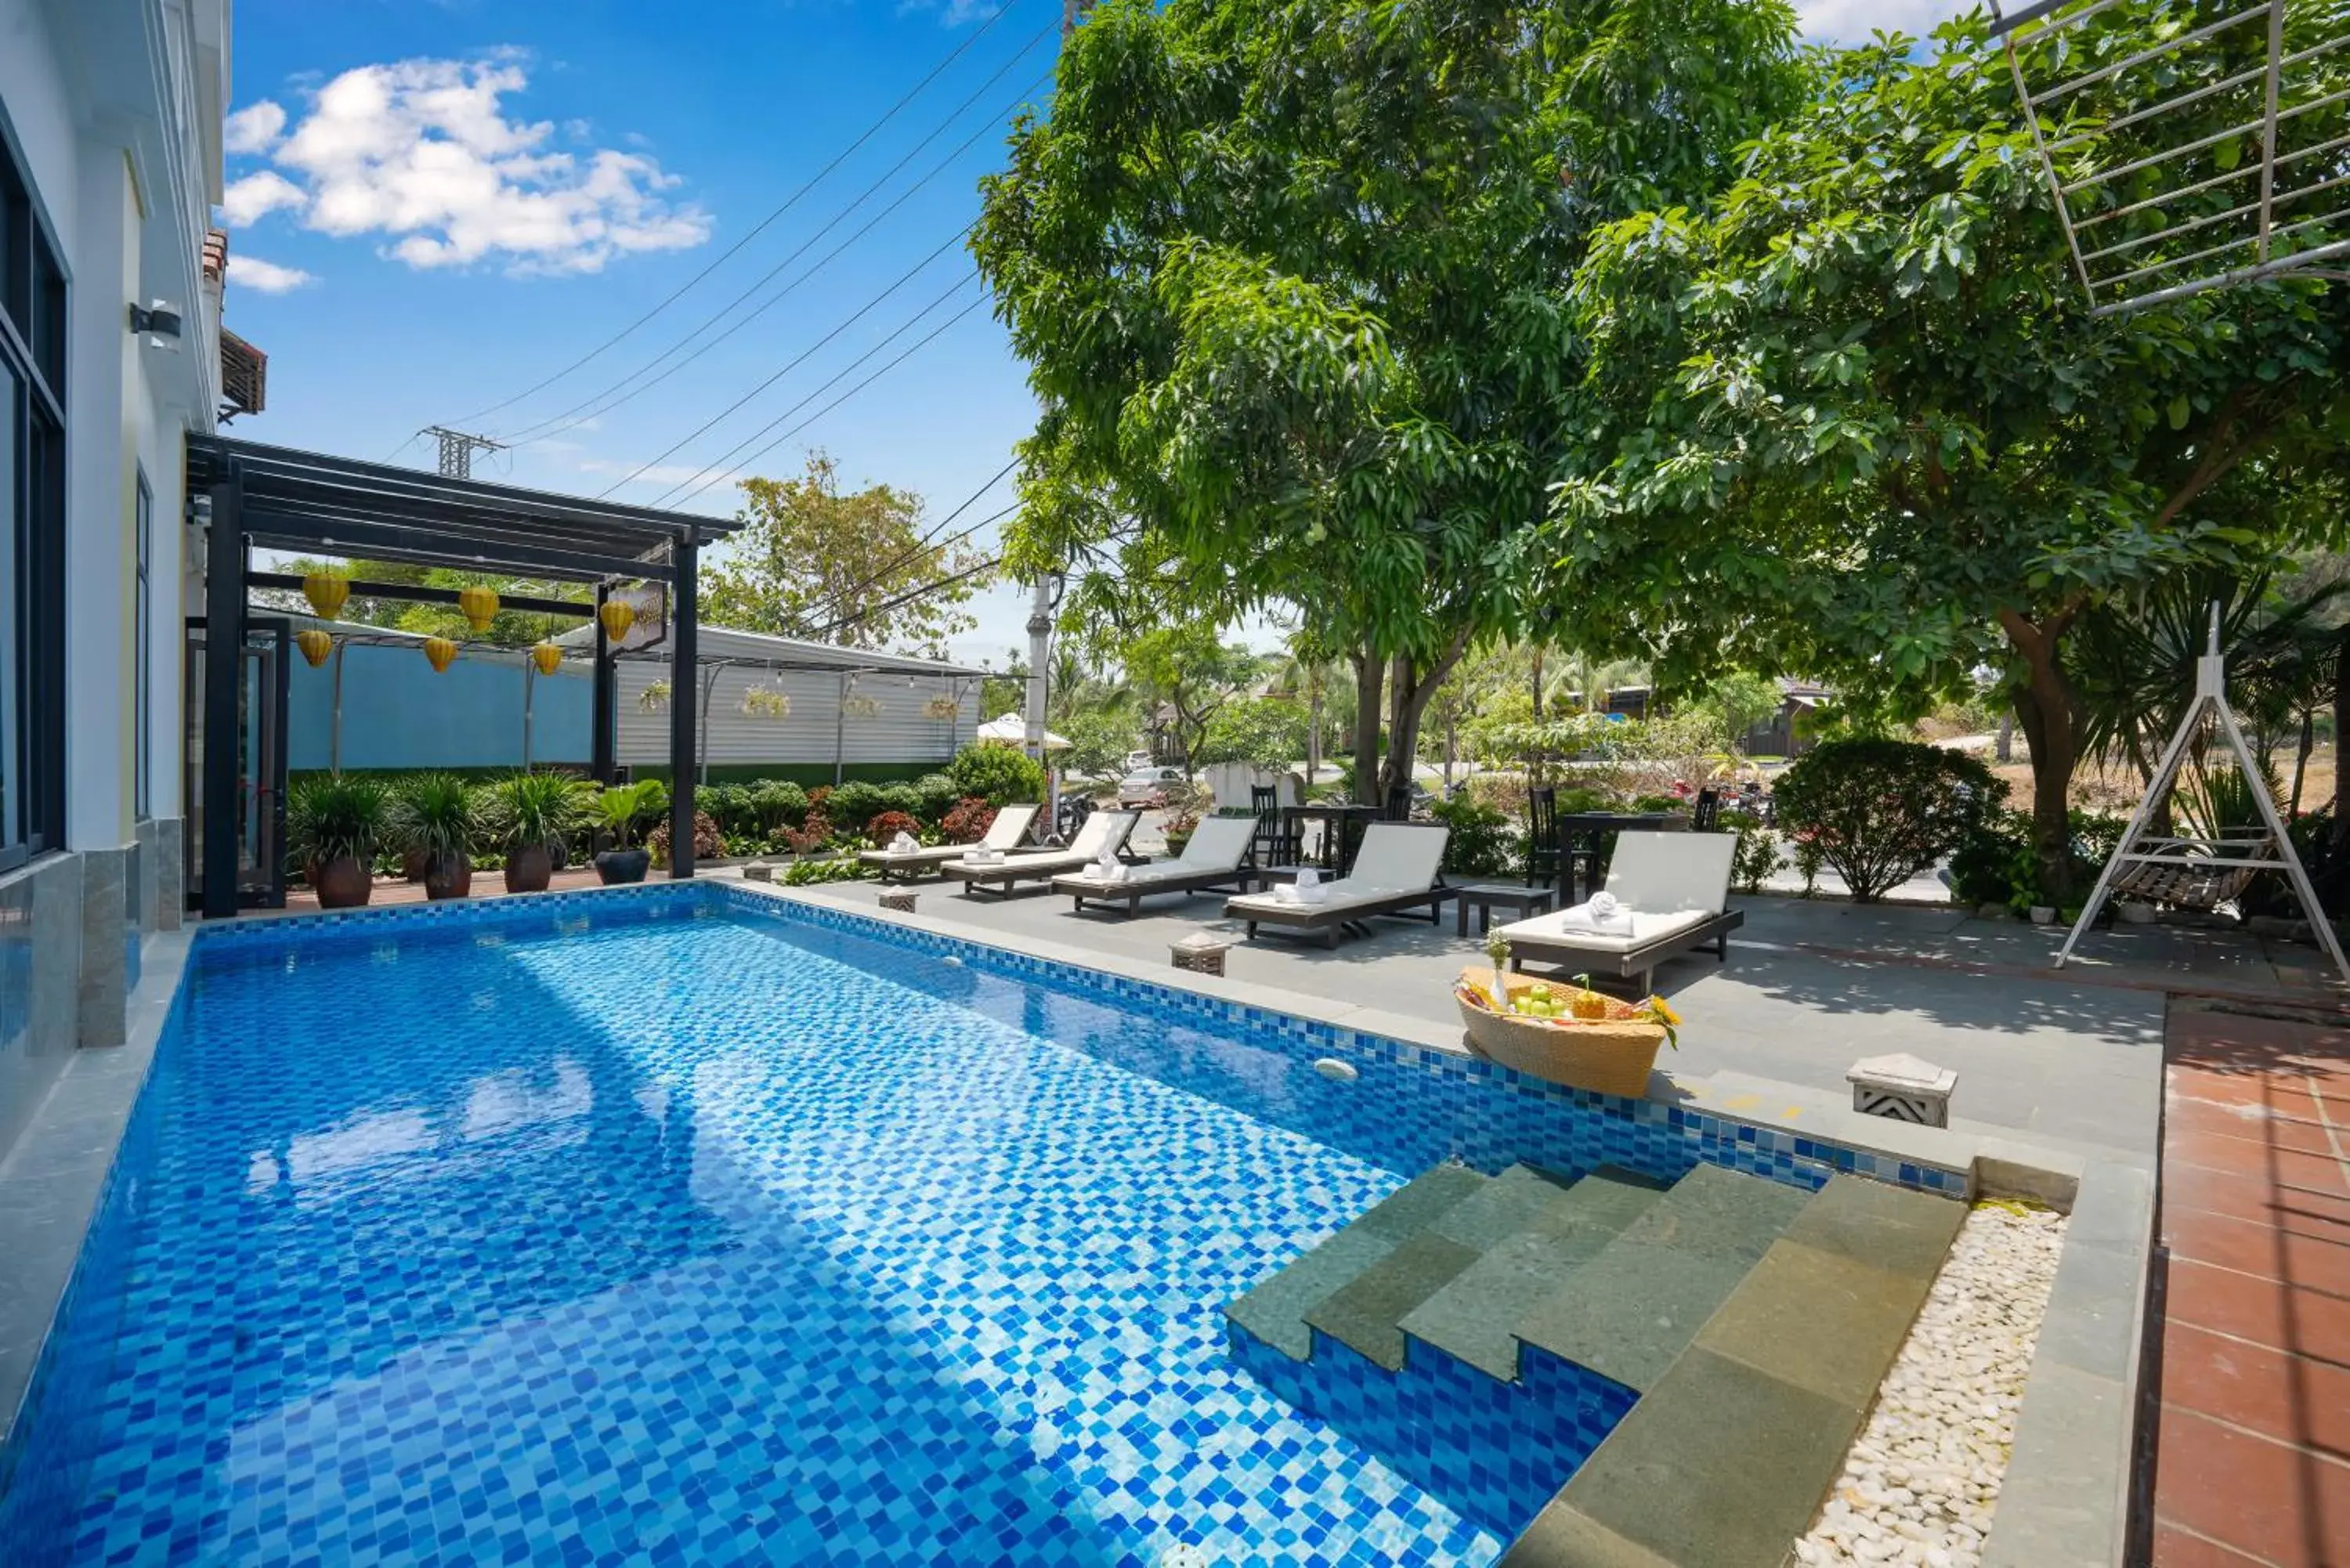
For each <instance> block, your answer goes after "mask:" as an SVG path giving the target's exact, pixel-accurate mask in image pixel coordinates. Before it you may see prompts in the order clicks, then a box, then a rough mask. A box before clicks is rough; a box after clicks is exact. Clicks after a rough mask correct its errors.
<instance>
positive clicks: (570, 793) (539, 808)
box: [483, 773, 596, 866]
mask: <svg viewBox="0 0 2350 1568" xmlns="http://www.w3.org/2000/svg"><path fill="white" fill-rule="evenodd" d="M595 790H596V786H595V785H594V784H589V783H588V782H587V780H586V779H582V778H575V777H573V776H572V775H571V774H553V773H528V774H513V775H512V776H510V777H507V778H503V779H500V780H499V781H498V782H497V783H495V784H491V785H489V786H488V788H487V789H486V790H485V791H484V800H483V823H484V831H485V833H486V836H487V837H488V839H489V842H490V843H491V844H492V845H493V846H494V847H495V848H497V849H499V850H501V851H503V852H504V853H505V854H507V855H512V854H514V853H515V851H516V850H519V849H524V848H528V847H530V846H536V845H544V846H546V852H547V853H548V854H549V855H551V856H553V857H554V858H555V863H556V865H558V866H560V865H561V864H563V862H564V859H565V857H567V856H568V855H569V854H570V844H571V836H572V835H573V834H575V833H577V832H578V830H579V828H580V826H582V824H583V823H585V822H586V820H587V803H588V801H589V799H590V798H591V797H592V796H593V795H594V794H595Z"/></svg>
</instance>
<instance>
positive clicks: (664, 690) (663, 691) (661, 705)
mask: <svg viewBox="0 0 2350 1568" xmlns="http://www.w3.org/2000/svg"><path fill="white" fill-rule="evenodd" d="M669 692H670V685H669V682H668V681H666V680H656V681H654V682H653V683H652V684H651V685H650V686H648V687H646V688H645V689H644V690H643V691H639V692H638V693H637V711H638V712H639V713H660V712H665V711H668V708H669Z"/></svg>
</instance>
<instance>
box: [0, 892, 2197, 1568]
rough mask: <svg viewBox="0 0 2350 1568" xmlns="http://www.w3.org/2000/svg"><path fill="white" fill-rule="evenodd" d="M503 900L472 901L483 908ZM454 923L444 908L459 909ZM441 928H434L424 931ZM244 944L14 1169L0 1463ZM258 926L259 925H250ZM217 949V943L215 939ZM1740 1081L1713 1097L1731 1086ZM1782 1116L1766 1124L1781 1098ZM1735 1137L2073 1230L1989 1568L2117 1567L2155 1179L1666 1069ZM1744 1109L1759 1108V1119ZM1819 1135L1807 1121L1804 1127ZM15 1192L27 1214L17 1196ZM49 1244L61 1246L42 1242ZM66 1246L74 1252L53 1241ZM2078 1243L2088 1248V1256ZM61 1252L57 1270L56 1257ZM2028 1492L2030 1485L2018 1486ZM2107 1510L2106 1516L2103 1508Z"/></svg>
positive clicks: (169, 948)
mask: <svg viewBox="0 0 2350 1568" xmlns="http://www.w3.org/2000/svg"><path fill="white" fill-rule="evenodd" d="M697 886H699V887H702V888H711V889H712V890H713V891H718V892H720V893H721V894H722V896H723V894H724V893H728V892H731V893H733V894H735V895H738V896H745V897H749V898H754V899H757V898H771V899H775V900H777V901H779V902H784V903H788V904H793V905H797V906H800V907H804V908H807V909H816V910H822V911H825V912H827V913H828V914H830V915H833V916H835V917H837V918H846V919H853V920H858V921H865V922H870V923H872V924H875V925H879V926H882V927H900V928H903V929H909V930H914V931H920V932H924V933H927V934H930V935H933V936H938V937H943V938H948V939H951V940H958V941H964V942H970V943H972V944H974V945H977V946H981V947H986V948H992V949H995V950H1001V951H1005V952H1010V953H1014V954H1018V955H1023V956H1026V957H1030V958H1034V959H1037V960H1040V961H1045V962H1049V963H1055V964H1060V965H1065V966H1066V967H1069V968H1072V969H1077V970H1083V971H1092V972H1095V973H1097V974H1103V975H1107V976H1109V977H1111V978H1115V979H1122V980H1127V981H1134V982H1138V983H1141V984H1146V985H1152V986H1157V987H1160V988H1163V989H1166V990H1170V991H1174V992H1191V993H1193V994H1197V995H1201V996H1203V997H1210V998H1213V999H1215V1000H1218V1001H1221V1002H1226V1003H1228V1004H1231V1005H1235V1006H1240V1007H1245V1008H1253V1009H1259V1010H1263V1011H1265V1012H1274V1013H1280V1014H1284V1015H1286V1016H1289V1017H1292V1018H1296V1019H1300V1020H1303V1021H1305V1022H1308V1023H1323V1024H1326V1025H1327V1026H1329V1027H1332V1028H1336V1029H1343V1030H1347V1031H1348V1032H1350V1033H1361V1034H1368V1035H1373V1036H1377V1037H1379V1038H1383V1039H1387V1040H1389V1041H1394V1042H1399V1043H1401V1044H1411V1045H1416V1046H1419V1048H1421V1049H1424V1050H1430V1051H1434V1052H1440V1053H1442V1054H1449V1055H1452V1056H1457V1057H1460V1058H1462V1059H1464V1060H1471V1059H1476V1058H1475V1057H1474V1054H1473V1053H1471V1052H1470V1051H1468V1050H1466V1049H1465V1048H1464V1047H1463V1044H1462V1041H1461V1036H1460V1035H1459V1033H1457V1032H1449V1031H1447V1030H1445V1029H1444V1028H1443V1027H1442V1026H1441V1025H1440V1024H1438V1023H1433V1022H1431V1021H1430V1020H1426V1019H1419V1018H1412V1017H1409V1016H1406V1015H1402V1014H1397V1013H1393V1012H1387V1011H1385V1010H1381V1009H1377V1008H1368V1007H1361V1006H1356V1005H1352V1004H1347V1003H1342V1002H1333V1001H1328V1000H1326V999H1322V998H1317V997H1314V996H1310V995H1307V994H1305V993H1302V992H1291V991H1285V990H1283V989H1281V988H1279V987H1274V986H1266V985H1262V984H1258V983H1255V982H1253V981H1238V980H1231V979H1226V978H1224V977H1222V976H1209V975H1201V974H1197V973H1194V972H1191V971H1178V970H1175V969H1174V968H1173V967H1172V966H1171V965H1168V966H1163V967H1162V966H1159V965H1156V964H1152V963H1150V962H1149V961H1144V960H1141V959H1138V958H1131V957H1128V956H1126V955H1123V954H1116V953H1106V952H1100V951H1096V950H1088V949H1083V948H1077V947H1074V946H1071V945H1069V944H1066V943H1060V942H1054V941H1049V940H1039V939H1029V938H1022V939H1019V940H1016V941H1015V940H1006V939H1005V938H1004V937H1003V934H1002V933H999V932H995V931H993V930H988V929H983V928H978V927H971V926H965V925H963V924H962V922H960V921H956V920H951V919H940V918H938V917H935V916H929V915H921V914H912V915H907V914H900V913H899V912H897V911H892V910H883V909H863V908H858V907H853V906H849V905H846V904H842V903H839V902H836V901H834V900H832V899H828V898H821V897H812V896H810V895H809V894H807V893H806V892H803V891H801V890H798V889H788V888H775V887H772V886H768V885H764V884H759V883H754V882H750V881H748V880H746V879H736V878H725V879H723V880H721V879H715V878H713V879H709V880H707V881H702V882H700V883H698V884H695V883H689V884H686V890H687V891H688V892H689V893H690V892H691V890H692V889H693V888H695V887H697ZM643 890H644V889H643V888H641V887H618V888H580V889H569V890H566V891H564V892H561V893H551V894H545V895H540V894H521V895H506V896H504V897H502V898H498V899H496V900H490V899H482V900H473V901H470V902H473V903H474V904H476V905H480V904H488V903H491V902H493V901H494V902H499V903H503V902H504V898H521V899H529V898H543V897H544V898H564V899H567V900H571V899H578V898H596V897H599V896H604V895H623V896H625V895H629V894H631V893H637V892H641V891H643ZM411 908H412V909H414V910H415V911H417V912H418V913H419V914H420V916H421V912H422V911H424V910H427V909H432V908H433V906H430V905H418V906H412V907H411V906H395V907H390V908H387V909H381V910H378V911H375V912H374V913H375V916H376V917H377V918H379V919H380V918H381V917H383V916H389V915H396V914H404V913H406V912H408V911H409V910H410V909H411ZM443 908H445V906H444V907H443ZM424 918H428V919H429V918H430V917H424ZM341 919H342V917H341V916H339V915H337V914H329V913H320V914H317V915H298V916H289V917H286V918H285V919H282V920H271V921H268V922H265V929H277V930H283V929H286V928H287V927H288V926H294V925H307V924H311V923H313V922H317V923H319V924H331V923H337V922H338V921H339V920H341ZM235 929H238V928H236V927H234V926H228V925H202V926H195V927H192V928H189V929H183V930H180V931H172V932H158V933H154V934H152V935H151V936H150V937H148V938H147V939H146V941H145V944H144V945H143V947H142V951H141V962H140V978H139V983H138V985H137V987H136V988H135V989H134V991H133V992H132V994H131V996H130V1012H129V1028H128V1030H127V1038H126V1040H125V1043H124V1044H121V1045H117V1046H106V1047H87V1048H81V1049H79V1050H78V1051H77V1053H76V1054H75V1056H74V1058H73V1060H72V1061H71V1062H69V1063H68V1064H67V1066H66V1068H65V1069H64V1070H63V1071H61V1072H60V1073H59V1074H58V1075H57V1080H56V1082H55V1084H54V1085H52V1086H51V1088H50V1090H49V1092H48V1094H47V1096H44V1098H43V1100H42V1103H41V1104H40V1105H39V1106H36V1108H35V1110H34V1111H33V1113H32V1115H31V1116H30V1117H29V1118H28V1119H27V1121H26V1127H25V1129H24V1132H23V1133H22V1135H20V1137H18V1139H17V1141H16V1145H15V1147H12V1148H11V1149H10V1151H9V1153H8V1155H7V1158H5V1160H0V1256H7V1257H12V1258H26V1257H30V1258H33V1259H34V1260H35V1262H33V1263H32V1264H31V1265H28V1268H29V1271H30V1276H31V1277H26V1278H23V1279H22V1280H21V1281H20V1288H19V1289H17V1290H16V1291H12V1292H10V1293H6V1294H5V1295H0V1448H5V1445H6V1443H7V1441H8V1439H9V1438H10V1436H11V1435H12V1434H13V1432H14V1430H15V1428H16V1424H17V1422H18V1421H19V1420H20V1419H21V1417H22V1416H23V1413H24V1411H25V1410H26V1408H27V1407H29V1405H30V1402H31V1400H30V1396H31V1395H32V1394H33V1392H34V1383H35V1380H36V1376H37V1375H38V1373H39V1370H40V1367H41V1365H42V1361H43V1353H44V1351H45V1349H46V1345H47V1339H48V1337H49V1335H50V1334H51V1333H52V1332H53V1330H54V1327H55V1324H57V1321H58V1320H59V1318H60V1317H61V1316H62V1314H63V1312H64V1310H65V1308H66V1306H67V1305H68V1302H69V1298H70V1293H71V1290H72V1288H73V1285H74V1282H75V1280H76V1278H77V1276H78V1268H79V1263H80V1260H81V1255H82V1249H83V1243H84V1241H85V1239H86V1237H87V1235H88V1229H89V1226H90V1224H91V1223H92V1222H93V1220H95V1218H96V1216H97V1213H98V1211H99V1203H100V1202H101V1201H102V1200H103V1198H104V1194H105V1192H106V1189H107V1188H108V1185H109V1182H110V1180H111V1178H112V1175H113V1170H114V1164H115V1159H116V1157H117V1155H118V1153H119V1150H120V1145H121V1140H122V1136H123V1133H124V1130H125V1128H126V1127H127V1126H128V1123H129V1119H130V1112H131V1108H132V1106H133V1105H134V1104H135V1103H136V1101H137V1098H138V1096H139V1092H140V1089H141V1087H143V1085H144V1084H145V1082H146V1078H147V1075H148V1070H149V1068H150V1067H151V1064H152V1062H153V1059H154V1054H155V1049H156V1046H157V1044H159V1042H160V1041H161V1037H162V1033H163V1031H164V1029H165V1028H166V1027H167V1026H168V1024H169V1022H170V1019H171V1016H172V1012H173V1010H174V1008H175V1007H176V1006H177V1003H178V1002H179V999H180V993H181V987H182V981H183V980H184V979H185V976H186V974H187V971H188V968H189V965H190V962H191V960H192V956H193V954H194V951H195V950H196V947H197V945H198V943H199V941H200V940H202V939H203V938H204V937H205V935H206V933H207V932H210V933H213V940H214V941H217V940H219V939H220V938H222V937H225V936H228V935H229V933H230V932H231V931H233V930H235ZM244 929H255V927H245V928H244ZM205 945H211V943H210V942H207V943H206V944H205ZM1725 1076H1726V1077H1728V1078H1729V1079H1731V1082H1729V1083H1727V1084H1724V1083H1720V1082H1717V1080H1719V1079H1721V1078H1723V1077H1725ZM1765 1096H1768V1097H1771V1098H1779V1099H1782V1100H1783V1114H1782V1115H1778V1116H1773V1115H1771V1114H1769V1113H1767V1112H1766V1111H1763V1109H1761V1102H1762V1100H1763V1098H1764V1097H1765ZM1647 1097H1648V1099H1649V1100H1652V1101H1656V1102H1658V1103H1659V1104H1661V1105H1663V1106H1667V1107H1669V1108H1679V1109H1682V1110H1687V1111H1692V1112H1697V1113H1700V1114H1702V1115H1706V1116H1713V1117H1716V1118H1719V1119H1721V1120H1724V1121H1731V1122H1737V1123H1741V1124H1744V1125H1750V1126H1753V1127H1758V1128H1769V1129H1771V1130H1773V1131H1774V1132H1779V1133H1783V1134H1786V1135H1788V1136H1791V1137H1804V1138H1814V1137H1816V1138H1818V1139H1820V1140H1821V1141H1826V1142H1835V1143H1839V1144H1844V1145H1846V1146H1848V1147H1855V1148H1859V1149H1863V1150H1866V1152H1869V1153H1872V1154H1877V1155H1884V1156H1890V1157H1892V1158H1895V1159H1897V1160H1915V1161H1923V1162H1925V1163H1929V1164H1932V1165H1935V1166H1938V1167H1941V1168H1945V1169H1955V1170H1963V1171H1965V1172H1967V1174H1968V1186H1967V1194H1966V1197H1967V1199H1969V1200H1971V1199H1975V1198H1979V1197H1984V1196H2003V1197H2016V1198H2023V1199H2031V1200H2033V1201H2038V1202H2043V1203H2047V1204H2049V1205H2050V1206H2052V1207H2054V1208H2057V1209H2059V1210H2064V1211H2065V1212H2067V1213H2069V1214H2071V1215H2073V1216H2074V1221H2073V1223H2071V1224H2068V1226H2067V1234H2066V1238H2065V1247H2064V1254H2063V1257H2062V1259H2061V1260H2060V1262H2059V1266H2058V1271H2057V1278H2056V1282H2055V1286H2054V1290H2053V1292H2052V1294H2051V1297H2050V1301H2049V1304H2048V1309H2047V1314H2046V1317H2045V1319H2044V1321H2043V1326H2042V1330H2041V1336H2040V1340H2039V1343H2038V1344H2037V1345H2035V1346H2034V1351H2033V1362H2032V1370H2031V1373H2030V1375H2029V1376H2028V1378H2027V1381H2026V1384H2025V1387H2024V1391H2023V1397H2022V1408H2021V1411H2020V1413H2019V1416H2018V1419H2017V1424H2016V1432H2015V1441H2014V1445H2013V1448H2012V1452H2011V1457H2010V1460H2009V1467H2008V1480H2007V1482H2006V1483H2004V1484H2003V1488H2002V1494H2001V1499H2000V1505H1999V1509H1998V1511H1997V1512H1996V1514H1995V1515H1994V1518H1993V1521H1992V1529H1991V1535H1990V1537H1989V1539H1988V1540H1987V1541H1986V1542H1985V1551H1984V1558H1983V1561H1984V1563H1985V1568H2042V1565H2043V1564H2048V1563H2060V1562H2062V1563H2110V1564H2114V1565H2116V1568H2118V1565H2119V1564H2120V1563H2121V1562H2122V1553H2123V1550H2124V1546H2125V1543H2126V1538H2127V1534H2128V1531H2127V1507H2128V1491H2129V1479H2130V1460H2131V1456H2132V1449H2133V1444H2134V1436H2135V1417H2136V1407H2137V1387H2138V1375H2139V1356H2140V1351H2141V1345H2142V1339H2143V1334H2144V1326H2145V1325H2144V1315H2143V1314H2144V1313H2145V1308H2146V1290H2145V1287H2146V1281H2147V1269H2148V1266H2149V1262H2150V1257H2151V1251H2152V1245H2153V1212H2154V1190H2155V1183H2154V1176H2153V1172H2152V1170H2151V1169H2150V1168H2145V1167H2141V1166H2138V1165H2136V1164H2134V1163H2131V1162H2128V1161H2124V1160H2105V1159H2098V1160H2094V1161H2093V1160H2088V1159H2085V1158H2082V1157H2081V1156H2080V1155H2078V1154H2074V1153H2073V1152H2070V1151H2065V1150H2059V1149H2054V1148H2049V1147H2043V1146H2038V1145H2033V1144H2030V1143H2027V1142H2023V1141H2021V1140H2018V1139H2015V1138H2013V1137H2009V1136H2006V1135H2004V1134H2003V1133H2001V1132H1998V1131H1996V1130H1991V1131H1974V1130H1953V1129H1946V1128H1934V1127H1913V1126H1910V1125H1909V1124H1906V1123H1897V1122H1890V1121H1887V1120H1885V1119H1883V1118H1879V1117H1874V1116H1867V1117H1864V1116H1859V1115H1857V1114H1856V1113H1852V1112H1849V1111H1844V1110H1841V1109H1840V1108H1839V1107H1836V1106H1834V1105H1832V1104H1826V1103H1824V1102H1823V1097H1822V1096H1819V1095H1818V1094H1817V1092H1816V1091H1814V1090H1810V1089H1806V1088H1804V1087H1803V1086H1801V1085H1784V1084H1778V1083H1775V1082H1774V1081H1772V1080H1766V1079H1756V1078H1745V1077H1742V1076H1741V1075H1714V1077H1713V1078H1711V1079H1707V1078H1696V1079H1692V1080H1690V1082H1689V1083H1688V1084H1683V1083H1682V1082H1681V1081H1680V1080H1679V1079H1678V1078H1676V1077H1675V1076H1674V1075H1672V1074H1671V1073H1670V1072H1669V1070H1664V1069H1659V1072H1658V1073H1657V1074H1656V1075H1653V1076H1652V1077H1651V1080H1650V1084H1649V1091H1648V1096H1647ZM1748 1100H1752V1101H1755V1102H1756V1103H1755V1104H1754V1105H1751V1106H1750V1105H1748V1104H1746V1103H1745V1102H1746V1101H1748ZM1804 1116H1810V1117H1812V1118H1813V1119H1811V1120H1809V1121H1803V1122H1802V1125H1801V1126H1800V1127H1799V1126H1797V1125H1796V1124H1797V1122H1798V1121H1800V1120H1801V1118H1803V1117H1804ZM16 1184H25V1186H23V1187H17V1189H16V1199H17V1200H16V1201H11V1200H10V1199H11V1189H12V1187H16ZM38 1187H51V1188H53V1189H54V1190H50V1191H48V1192H47V1193H46V1195H45V1196H46V1198H47V1203H46V1204H44V1203H36V1202H33V1201H29V1199H30V1198H31V1197H32V1196H33V1195H34V1194H33V1192H32V1191H30V1190H27V1189H32V1188H38ZM44 1231H47V1232H49V1236H48V1239H47V1241H46V1242H45V1243H42V1244H39V1245H36V1244H35V1241H34V1239H35V1237H36V1236H37V1235H38V1234H39V1233H41V1232H44ZM58 1233H63V1234H66V1235H68V1236H69V1238H70V1244H69V1245H65V1246H62V1247H60V1246H59V1245H58V1244H57V1241H56V1236H57V1234H58ZM2076 1242H2077V1243H2078V1245H2076ZM42 1245H46V1246H47V1248H48V1249H49V1250H50V1251H54V1252H55V1253H57V1256H56V1257H47V1256H43V1255H42ZM2019 1481H2020V1482H2021V1483H2022V1484H2015V1483H2017V1482H2019ZM2097 1500H2104V1501H2102V1503H2101V1502H2100V1501H2097Z"/></svg>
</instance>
